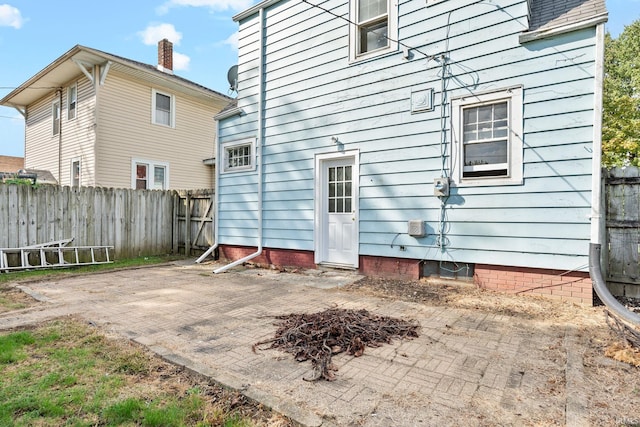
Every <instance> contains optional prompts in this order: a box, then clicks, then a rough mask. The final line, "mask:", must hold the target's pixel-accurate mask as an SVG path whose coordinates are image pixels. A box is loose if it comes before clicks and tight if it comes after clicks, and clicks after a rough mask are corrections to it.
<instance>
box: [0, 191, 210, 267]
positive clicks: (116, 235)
mask: <svg viewBox="0 0 640 427" xmlns="http://www.w3.org/2000/svg"><path fill="white" fill-rule="evenodd" d="M188 194H189V192H176V191H155V190H154V191H151V190H131V189H113V188H99V187H96V188H94V187H72V188H70V187H59V186H53V185H45V186H42V187H37V188H33V187H31V186H28V185H15V184H2V183H0V248H16V247H23V246H30V245H35V244H39V243H44V242H50V241H55V240H62V239H68V238H71V237H73V238H74V241H73V245H74V246H96V245H109V246H113V247H114V252H113V253H114V257H115V258H116V259H118V258H119V259H122V258H131V257H137V256H145V255H160V254H168V253H171V252H172V251H174V252H178V251H180V248H187V249H188V250H189V253H191V250H192V249H194V248H196V249H197V248H200V247H203V246H206V245H208V244H209V243H210V242H212V241H213V220H212V218H211V217H212V212H213V208H212V207H211V208H210V209H209V208H206V211H207V212H204V211H203V210H202V209H205V208H204V207H203V208H201V207H200V205H201V204H204V203H205V202H204V198H205V196H204V195H205V194H208V196H207V198H208V200H213V197H212V194H211V192H209V193H207V192H206V191H200V192H195V194H196V195H195V197H193V198H191V200H190V201H189V203H190V204H191V208H190V209H186V207H185V208H184V209H182V208H181V203H183V201H184V200H186V199H187V198H188ZM200 200H203V201H202V202H201V201H200ZM181 209H182V210H181ZM178 212H182V213H183V215H187V213H189V215H188V216H189V220H186V219H183V220H180V218H178ZM192 212H193V213H194V214H195V215H196V219H195V220H192V219H191V213H192ZM206 215H210V217H209V218H208V219H203V217H204V216H206ZM184 224H189V226H188V227H185V226H184ZM180 227H181V228H182V232H181V231H179V230H174V228H180ZM188 234H190V236H188ZM185 237H190V238H189V239H187V240H185ZM187 241H188V242H189V244H187V243H186V242H187ZM211 244H213V243H211ZM180 252H182V253H184V251H180Z"/></svg>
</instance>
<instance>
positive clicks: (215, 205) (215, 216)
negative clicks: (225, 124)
mask: <svg viewBox="0 0 640 427" xmlns="http://www.w3.org/2000/svg"><path fill="white" fill-rule="evenodd" d="M219 147H220V120H216V165H215V169H216V170H215V171H214V174H215V178H214V179H215V182H214V183H213V238H214V239H216V241H215V243H214V245H213V246H211V247H210V248H209V249H207V251H206V252H205V253H203V254H202V255H200V258H198V259H197V260H196V263H198V264H200V263H201V262H202V261H204V259H205V258H206V257H208V256H209V255H210V254H211V253H212V252H213V251H215V250H216V248H217V247H218V240H219V239H218V194H219V192H220V188H219V187H218V181H219V178H220V153H219V152H218V149H217V148H219Z"/></svg>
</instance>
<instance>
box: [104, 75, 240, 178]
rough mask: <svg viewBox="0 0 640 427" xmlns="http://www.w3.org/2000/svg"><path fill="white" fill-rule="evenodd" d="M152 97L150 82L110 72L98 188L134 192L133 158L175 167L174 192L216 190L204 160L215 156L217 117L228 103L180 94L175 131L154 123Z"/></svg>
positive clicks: (173, 170) (210, 170)
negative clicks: (158, 161)
mask: <svg viewBox="0 0 640 427" xmlns="http://www.w3.org/2000/svg"><path fill="white" fill-rule="evenodd" d="M158 90H160V88H158ZM123 93H126V94H127V102H125V103H123V102H122V94H123ZM150 93H151V90H150V88H149V85H148V84H146V83H145V82H143V81H141V80H137V79H133V78H131V77H129V76H127V75H125V74H123V73H121V72H118V71H117V70H114V69H113V68H112V69H111V71H110V72H109V78H108V84H106V85H105V86H103V87H101V88H100V100H99V109H98V111H97V116H98V117H99V120H100V126H99V127H98V129H97V137H98V142H97V144H96V156H97V164H98V170H97V172H96V181H97V185H104V186H110V187H119V188H131V187H132V183H131V175H132V173H131V159H152V160H160V161H170V162H171V179H170V180H169V189H180V190H182V189H185V190H187V189H200V188H212V187H213V185H214V168H212V167H211V166H207V165H205V164H204V163H203V160H204V159H207V158H212V157H215V138H216V123H215V121H214V120H213V116H215V115H216V114H217V113H218V112H219V111H220V110H221V109H222V108H223V107H224V106H226V104H227V102H228V101H227V100H225V99H221V100H220V101H217V102H216V101H209V102H205V101H203V100H200V99H196V98H193V97H188V96H184V95H179V94H176V95H175V96H174V102H175V104H176V109H175V113H176V121H175V123H176V127H175V128H168V127H166V126H158V125H154V124H152V123H151V121H150V120H149V117H150V116H151V114H152V113H151V110H152V105H151V104H152V103H151V102H150V99H149V98H150ZM165 93H166V92H165Z"/></svg>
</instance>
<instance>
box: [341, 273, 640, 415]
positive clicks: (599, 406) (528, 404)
mask: <svg viewBox="0 0 640 427" xmlns="http://www.w3.org/2000/svg"><path fill="white" fill-rule="evenodd" d="M343 290H346V291H348V292H358V293H364V294H367V295H372V296H376V297H380V298H389V299H393V300H403V301H410V302H414V303H418V304H425V305H429V306H446V307H452V308H458V309H466V310H472V311H474V312H487V313H492V314H501V315H504V316H509V317H510V318H511V319H512V322H511V324H512V325H513V326H514V327H517V328H520V330H522V331H523V333H529V334H536V333H544V334H546V335H547V336H548V337H550V339H549V345H547V346H546V347H544V348H540V349H531V352H530V354H528V355H527V357H523V361H522V368H523V372H524V371H527V372H528V374H531V375H533V376H536V375H538V376H539V377H540V378H544V380H541V381H538V382H537V383H535V384H534V385H532V386H531V388H530V389H529V390H527V388H526V384H523V385H522V387H521V394H518V393H514V394H513V396H512V399H511V402H510V404H512V405H513V410H512V411H510V412H511V413H515V414H516V415H515V419H514V423H515V424H519V425H562V424H563V423H564V413H561V412H559V411H557V412H558V413H557V414H556V413H554V412H553V411H551V408H553V403H552V402H553V401H554V400H557V399H558V398H564V399H566V398H567V393H568V391H567V388H566V386H567V384H566V383H565V379H566V372H567V356H566V354H567V350H566V348H565V346H566V341H565V340H566V337H567V336H570V337H571V339H572V340H573V341H574V343H573V344H572V348H573V350H572V351H579V352H582V354H579V356H581V358H582V362H583V366H582V367H579V368H582V369H580V371H581V374H582V378H581V382H582V383H583V384H584V388H583V390H580V392H582V393H583V394H584V399H585V402H586V405H585V409H584V414H583V415H584V418H585V421H586V422H588V424H589V425H616V426H640V412H639V411H638V402H640V368H638V366H639V365H640V351H638V349H637V348H633V347H631V346H630V345H629V343H628V342H626V341H625V340H624V339H623V338H622V337H621V336H620V335H619V334H618V333H617V332H616V331H615V330H614V329H612V328H611V327H610V326H609V325H608V324H607V321H606V315H605V309H604V307H585V306H580V305H577V304H571V303H567V302H560V301H555V300H551V299H549V298H545V297H539V296H532V295H524V294H522V295H510V294H504V293H499V292H495V291H489V290H484V289H480V288H477V287H476V286H474V285H472V284H462V285H460V284H458V283H454V282H429V281H400V280H390V279H383V278H371V277H366V278H363V279H361V280H359V281H357V282H355V283H353V284H351V285H348V286H346V287H345V288H343ZM621 302H622V303H623V304H625V305H626V306H627V307H628V308H629V309H631V310H638V311H640V301H638V300H633V299H622V300H621ZM543 359H544V360H546V361H547V362H551V363H537V362H538V361H541V360H543ZM550 366H553V367H554V368H553V369H552V371H553V372H551V371H550ZM525 391H526V393H525ZM532 396H535V398H534V399H532V398H531V397H532ZM476 404H477V407H476V408H475V409H476V410H477V412H476V413H475V414H469V416H470V418H469V422H470V423H474V422H477V420H478V419H482V420H484V421H485V422H488V423H489V424H488V425H492V423H493V422H495V423H497V424H496V425H498V424H501V423H502V422H504V420H500V419H495V415H492V412H493V411H492V410H491V408H486V407H483V403H482V402H476ZM485 406H486V405H485ZM545 408H547V409H545ZM497 413H499V412H497ZM526 417H528V418H526ZM554 420H555V421H554Z"/></svg>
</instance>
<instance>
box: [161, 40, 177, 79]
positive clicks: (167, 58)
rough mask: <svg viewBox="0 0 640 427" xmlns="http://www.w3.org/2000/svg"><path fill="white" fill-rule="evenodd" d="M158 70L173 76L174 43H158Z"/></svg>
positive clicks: (164, 41) (167, 41)
mask: <svg viewBox="0 0 640 427" xmlns="http://www.w3.org/2000/svg"><path fill="white" fill-rule="evenodd" d="M158 70H160V71H164V72H165V73H169V74H173V43H171V42H170V41H169V40H167V39H162V40H160V41H159V42H158Z"/></svg>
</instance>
